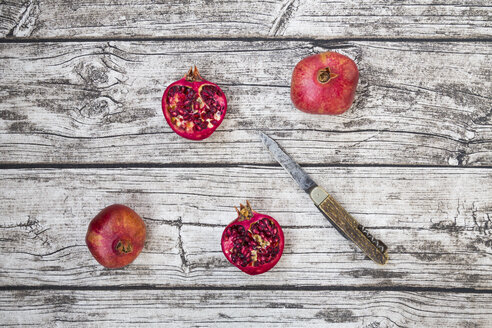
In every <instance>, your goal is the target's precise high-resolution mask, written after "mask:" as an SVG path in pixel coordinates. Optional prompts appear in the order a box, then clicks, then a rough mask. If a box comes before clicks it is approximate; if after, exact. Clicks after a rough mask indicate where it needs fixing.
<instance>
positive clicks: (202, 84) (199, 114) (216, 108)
mask: <svg viewBox="0 0 492 328" xmlns="http://www.w3.org/2000/svg"><path fill="white" fill-rule="evenodd" d="M162 111H163V113H164V117H165V118H166V121H167V123H168V124H169V126H170V127H171V129H173V131H174V132H176V133H177V134H178V135H180V136H182V137H184V138H187V139H192V140H202V139H205V138H208V137H210V135H211V134H212V133H213V132H214V131H215V129H217V128H218V127H219V125H220V123H222V121H223V120H224V116H225V114H226V111H227V100H226V97H225V95H224V93H223V92H222V90H221V89H220V88H219V86H218V85H217V84H215V83H212V82H209V81H206V80H204V79H203V78H202V77H201V76H200V73H199V72H198V69H197V68H196V66H195V68H194V69H193V68H190V70H189V71H188V73H187V74H185V76H184V77H183V78H182V79H181V80H179V81H176V82H174V83H172V84H171V85H169V86H168V87H167V88H166V91H164V95H163V96H162Z"/></svg>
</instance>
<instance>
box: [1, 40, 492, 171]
mask: <svg viewBox="0 0 492 328" xmlns="http://www.w3.org/2000/svg"><path fill="white" fill-rule="evenodd" d="M326 50H336V51H339V52H341V53H344V54H346V55H348V56H350V57H352V58H354V59H355V61H356V62H357V64H358V66H359V69H360V74H361V79H360V84H359V87H358V91H357V96H356V101H355V104H354V105H353V107H352V108H351V109H350V110H349V111H348V112H346V113H345V114H343V115H340V116H319V115H309V114H306V113H302V112H300V111H298V110H296V109H295V108H294V107H293V106H292V104H291V101H290V78H291V73H292V69H293V67H294V66H295V64H296V63H297V62H298V60H300V59H301V58H303V57H305V56H307V55H310V54H313V53H317V52H321V51H326ZM0 58H1V59H2V60H0V71H2V79H1V80H0V162H1V163H3V164H15V163H26V164H29V163H31V164H33V163H34V164H47V163H49V164H57V163H58V164H60V163H62V164H63V163H65V164H66V163H77V164H84V163H86V164H111V163H134V164H135V163H152V164H156V165H161V164H170V165H173V164H181V163H191V164H197V163H200V164H207V163H208V164H210V163H212V164H214V163H221V164H238V163H246V164H251V163H256V164H272V163H275V162H274V161H273V159H272V158H271V157H270V156H269V154H268V153H267V152H266V151H265V150H264V149H263V147H262V146H261V143H260V140H259V138H258V135H257V131H258V130H263V131H265V132H267V133H268V134H269V135H270V136H271V137H273V138H274V139H276V140H277V141H279V143H280V145H281V146H282V147H284V149H285V150H286V151H287V152H288V153H290V154H291V155H292V156H293V157H294V158H295V159H296V160H298V161H299V162H301V163H302V164H320V163H323V164H353V163H357V164H359V165H363V164H384V165H393V164H398V165H446V166H447V165H450V166H490V165H491V163H492V114H491V113H492V106H491V104H492V102H491V94H492V80H491V78H490V77H491V67H492V56H491V49H490V45H489V44H488V43H482V42H476V43H442V42H432V43H429V42H423V43H422V42H347V43H345V42H343V43H339V42H335V43H333V42H316V41H312V42H293V41H289V42H287V41H264V42H231V41H207V42H206V41H180V42H173V41H169V42H109V43H104V42H96V43H90V42H89V43H82V44H77V43H30V44H1V45H0ZM193 64H196V65H197V66H198V67H199V68H201V73H202V76H204V77H205V78H208V79H210V80H213V81H215V82H216V83H218V84H219V85H221V87H222V89H223V90H224V92H225V93H226V95H227V97H228V103H229V108H228V113H227V115H226V119H225V120H224V122H223V123H222V125H221V126H220V127H219V129H218V130H217V131H216V132H215V133H214V134H213V135H212V136H211V137H210V138H208V139H206V140H204V141H203V142H193V141H189V140H186V139H183V138H180V137H178V136H177V135H176V134H174V133H173V132H172V131H171V129H170V128H169V127H168V126H167V124H166V123H165V120H164V118H163V115H162V111H161V97H162V93H163V91H164V89H165V87H166V86H167V85H168V84H169V83H170V82H172V81H174V80H177V79H179V78H180V77H181V76H182V74H184V73H185V72H186V71H187V69H188V67H189V66H190V65H193Z"/></svg>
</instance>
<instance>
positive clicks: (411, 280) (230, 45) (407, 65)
mask: <svg viewBox="0 0 492 328" xmlns="http://www.w3.org/2000/svg"><path fill="white" fill-rule="evenodd" d="M491 44H492V6H491V3H490V1H488V0H470V1H457V0H456V1H455V0H446V1H444V0H434V1H430V0H415V1H397V0H389V1H379V2H377V1H355V0H347V1H331V0H303V1H300V0H284V1H267V0H263V1H251V0H237V1H210V0H201V1H199V0H187V1H184V0H167V1H165V0H161V1H155V0H141V1H114V0H98V1H93V0H79V1H68V0H66V1H61V0H6V1H2V2H0V214H1V215H0V248H1V252H0V324H2V325H5V326H29V325H33V326H39V325H41V326H73V327H80V326H91V327H95V326H143V325H146V324H151V325H155V326H169V327H231V326H233V327H239V326H240V327H259V326H265V327H285V326H289V327H361V328H362V327H364V328H384V327H492V197H491V196H492V188H491V184H492V101H491V99H492V98H491V96H492V81H491V72H492V47H491ZM328 50H331V51H337V52H340V53H342V54H345V55H347V56H349V57H351V58H353V59H354V60H355V61H356V63H357V65H358V67H359V69H360V83H359V86H358V89H357V96H356V100H355V103H354V105H353V107H352V108H351V109H350V110H349V111H347V112H346V113H345V114H343V115H340V116H334V117H332V116H316V115H309V114H305V113H302V112H300V111H298V110H296V109H294V107H293V106H292V103H291V101H290V78H291V73H292V69H293V67H294V66H295V64H296V63H297V62H298V61H299V60H300V59H301V58H303V57H305V56H308V55H311V54H315V53H318V52H323V51H328ZM191 65H197V66H198V67H199V68H200V71H201V73H202V75H203V76H204V77H205V78H207V79H209V80H212V81H214V82H216V83H218V84H219V85H220V86H221V87H222V89H223V90H224V92H225V93H226V95H227V97H228V103H229V107H228V112H227V116H226V119H225V120H224V122H223V123H222V125H221V126H220V127H219V129H218V130H217V131H216V132H215V133H214V134H213V135H212V136H211V137H210V138H208V139H206V140H204V141H201V142H194V141H190V140H186V139H183V138H180V137H179V136H177V135H176V134H174V133H173V132H172V131H171V129H170V128H169V126H168V125H167V124H166V123H165V121H164V118H163V115H162V112H161V105H160V101H161V97H162V93H163V90H164V89H165V87H166V86H167V85H168V84H169V83H170V82H172V81H174V80H177V79H179V78H180V77H181V76H182V75H183V74H184V73H185V72H186V71H187V70H188V68H189V67H190V66H191ZM258 131H264V132H266V133H267V134H268V135H270V136H271V137H272V138H274V139H276V140H277V141H278V142H279V143H280V144H281V145H282V147H283V148H284V149H285V150H286V151H287V152H288V153H289V154H291V155H292V157H293V158H294V159H295V160H296V161H298V162H299V163H300V164H301V165H302V166H304V168H305V169H306V171H307V172H308V173H309V174H311V175H312V176H313V178H314V179H315V180H316V181H317V182H318V183H319V184H320V185H322V186H324V187H325V188H326V189H327V190H328V191H329V192H330V193H332V194H333V195H334V196H335V197H336V198H337V199H338V200H339V201H340V202H341V203H342V204H343V205H344V206H345V207H346V209H347V210H348V211H349V212H351V213H352V214H353V215H354V216H355V217H356V218H357V219H358V220H359V221H360V222H361V223H362V224H364V225H365V226H367V227H368V228H369V230H370V231H371V232H372V233H373V234H374V235H375V236H376V237H378V238H380V239H381V240H383V241H385V242H386V244H387V245H388V247H389V255H390V260H389V262H388V264H387V265H385V266H379V265H377V264H375V263H373V262H371V261H370V260H368V259H367V258H366V257H365V256H364V255H363V254H362V253H361V251H360V250H358V249H357V248H356V247H355V246H354V245H352V244H350V243H349V242H347V241H346V240H345V239H344V238H343V237H341V236H340V235H339V234H338V233H337V232H336V230H335V229H334V228H333V227H332V226H331V225H330V224H329V223H328V222H327V221H326V220H325V219H324V218H323V216H322V215H321V214H320V213H319V212H318V211H317V210H316V208H315V207H314V206H313V205H312V203H311V201H310V199H309V197H308V195H307V194H305V193H303V192H302V191H301V190H300V189H299V188H298V187H297V185H296V184H295V183H294V182H293V181H292V180H291V179H290V177H289V176H288V174H287V173H286V172H285V171H284V170H283V169H282V168H281V167H280V166H279V165H278V163H277V162H275V161H274V160H273V159H272V158H271V156H270V155H269V153H268V152H267V151H266V150H265V149H264V148H263V147H262V145H261V142H260V140H259V137H258ZM247 199H248V200H249V201H250V202H251V204H252V205H253V207H255V208H256V209H257V210H258V211H259V212H263V213H267V214H270V215H272V216H274V217H275V218H277V220H278V221H279V222H280V224H281V225H282V226H283V227H284V233H285V238H286V244H285V250H284V255H283V257H282V259H281V261H280V262H279V263H278V265H277V266H276V267H275V268H274V269H273V270H271V271H270V272H268V273H266V274H263V275H260V276H248V275H245V274H243V273H242V272H240V271H239V270H237V269H236V268H235V267H233V266H232V265H230V264H229V263H228V262H227V260H226V259H225V257H224V255H223V254H222V252H221V247H220V236H221V233H222V231H223V229H224V227H225V226H226V225H227V224H228V223H229V222H230V221H231V220H232V219H234V218H235V216H236V214H235V210H234V206H235V205H238V204H239V203H240V202H243V203H244V202H245V201H246V200H247ZM113 203H122V204H126V205H128V206H130V207H132V208H133V209H134V210H135V211H136V212H137V213H139V214H140V215H141V216H143V217H144V220H145V223H146V225H147V231H148V236H147V241H146V244H145V248H144V250H143V252H142V253H141V255H140V256H139V257H138V258H137V259H136V260H135V262H134V263H132V264H131V265H130V266H128V267H126V268H124V269H119V270H109V269H105V268H103V267H101V266H100V265H99V264H98V263H97V262H96V261H95V260H94V259H93V258H92V256H91V255H90V253H89V252H88V249H87V247H86V245H85V233H86V231H87V225H88V223H89V221H90V220H91V218H92V217H94V215H95V214H97V212H98V211H99V210H101V209H102V208H103V207H105V206H107V205H110V204H113Z"/></svg>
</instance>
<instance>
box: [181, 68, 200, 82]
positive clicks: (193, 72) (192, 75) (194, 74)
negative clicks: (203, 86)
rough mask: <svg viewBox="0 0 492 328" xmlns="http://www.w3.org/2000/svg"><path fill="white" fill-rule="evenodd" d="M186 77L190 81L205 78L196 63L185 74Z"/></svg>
mask: <svg viewBox="0 0 492 328" xmlns="http://www.w3.org/2000/svg"><path fill="white" fill-rule="evenodd" d="M184 79H185V80H186V81H188V82H196V81H202V80H203V78H202V77H201V76H200V72H198V68H196V65H195V66H194V68H193V67H191V68H190V70H189V71H188V73H186V74H185V76H184Z"/></svg>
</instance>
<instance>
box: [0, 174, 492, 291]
mask: <svg viewBox="0 0 492 328" xmlns="http://www.w3.org/2000/svg"><path fill="white" fill-rule="evenodd" d="M307 170H308V172H309V173H310V174H312V176H313V177H314V179H315V180H316V181H317V182H318V183H319V184H320V185H323V186H325V187H326V188H327V190H328V191H329V192H331V193H332V194H333V195H334V197H335V198H337V199H338V200H339V201H340V202H341V203H342V205H344V206H345V207H346V208H347V210H348V211H349V212H351V213H352V214H353V215H354V217H356V218H357V219H358V220H359V221H360V222H361V223H362V224H364V225H365V226H367V227H368V228H369V230H370V231H371V232H372V233H373V234H374V235H375V236H376V237H377V238H380V239H381V240H383V241H384V242H386V243H387V245H388V246H389V254H390V261H389V263H388V264H387V265H386V266H384V267H381V266H378V265H377V264H374V263H373V262H372V261H369V260H367V259H365V258H364V255H363V254H362V253H361V252H360V251H359V250H358V249H356V247H355V246H353V245H352V244H350V243H348V242H347V241H346V240H345V239H343V237H341V236H340V235H339V234H338V233H337V232H336V231H335V230H334V229H333V228H332V227H331V226H330V225H329V223H328V222H327V221H326V220H325V219H324V218H323V216H322V215H321V214H320V213H319V212H318V211H317V210H316V209H315V208H314V206H313V205H312V203H311V202H310V200H309V197H308V195H307V194H304V193H303V192H301V191H300V190H299V189H298V188H297V186H296V185H295V184H294V182H293V181H291V179H290V177H288V176H287V174H286V173H285V172H284V171H283V170H282V169H281V168H280V167H259V166H244V167H235V168H234V167H233V168H175V169H170V168H166V169H77V170H72V169H70V170H55V169H42V170H41V169H36V170H1V171H0V195H2V204H1V209H2V222H1V226H0V285H2V286H15V285H25V286H45V285H62V286H94V285H96V286H108V285H111V286H120V285H148V286H154V285H156V286H192V287H196V286H218V287H223V286H226V287H227V286H228V287H239V286H245V285H251V284H254V285H269V286H271V285H275V286H279V285H291V286H294V285H295V286H298V285H301V286H302V285H306V286H340V285H346V286H375V287H379V286H402V285H403V286H420V287H443V288H449V287H458V288H461V287H466V288H485V289H490V288H492V284H491V283H492V282H491V280H490V276H491V274H492V265H491V263H492V252H491V247H492V239H491V232H492V230H491V229H492V221H491V219H492V218H491V216H492V200H491V198H490V186H491V185H492V173H491V171H490V169H481V168H469V169H466V170H464V171H463V170H462V169H458V168H446V169H445V168H435V169H418V168H413V169H410V168H367V167H361V168H308V169H307ZM246 199H249V200H250V201H251V204H252V205H253V207H254V208H255V209H257V210H258V211H259V212H261V213H267V214H270V215H272V216H274V217H275V218H276V219H277V220H278V221H279V222H280V223H281V224H282V226H283V227H284V234H285V236H286V246H285V251H284V255H283V257H282V259H281V261H280V262H279V263H278V265H277V266H276V267H275V269H274V270H272V271H271V272H269V273H268V274H265V275H262V276H259V277H251V276H247V275H245V274H243V273H242V272H240V271H239V270H237V269H236V268H234V267H232V266H231V265H230V264H229V263H228V262H227V261H226V259H225V257H224V256H223V254H222V252H221V248H220V236H221V234H222V231H223V228H224V227H225V226H226V224H228V223H229V222H230V221H231V220H232V219H234V218H235V216H236V214H235V211H234V208H233V206H235V205H238V203H239V202H244V201H245V200H246ZM112 203H123V204H127V205H129V206H130V207H132V208H134V209H135V210H136V211H137V212H138V213H139V214H140V215H142V216H143V217H144V218H145V221H146V224H147V227H148V229H147V230H148V240H147V243H146V246H145V248H144V250H143V252H142V254H141V255H140V256H139V258H137V259H136V261H135V262H134V263H133V264H132V265H131V266H129V267H127V268H125V269H122V270H107V269H103V268H102V267H100V266H99V265H98V264H97V262H96V261H95V260H94V259H93V258H92V257H91V255H90V254H89V252H88V250H87V248H86V246H85V240H84V238H85V233H86V229H87V225H88V222H89V221H90V219H91V218H92V217H93V216H94V215H95V214H96V213H97V212H98V211H99V210H100V209H101V208H103V207H105V206H107V205H109V204H112Z"/></svg>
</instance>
